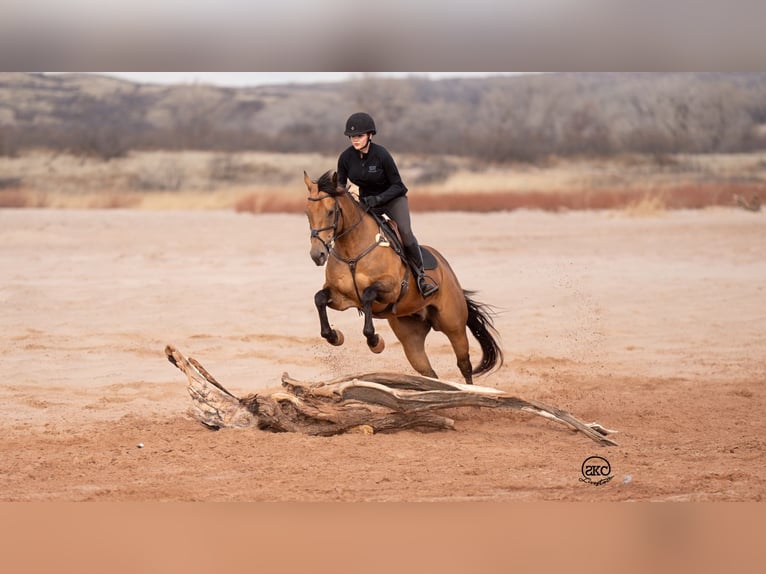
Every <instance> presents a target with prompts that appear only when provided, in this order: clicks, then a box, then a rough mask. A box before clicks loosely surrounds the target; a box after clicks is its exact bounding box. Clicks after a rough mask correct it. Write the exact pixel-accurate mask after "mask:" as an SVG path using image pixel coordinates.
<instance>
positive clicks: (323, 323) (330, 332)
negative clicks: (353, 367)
mask: <svg viewBox="0 0 766 574" xmlns="http://www.w3.org/2000/svg"><path fill="white" fill-rule="evenodd" d="M329 302H330V290H329V289H327V288H325V289H322V290H321V291H317V293H316V295H314V304H315V305H316V307H317V311H318V312H319V328H320V334H321V335H322V337H323V338H324V339H327V342H328V343H330V344H331V345H335V346H336V347H338V346H340V345H342V344H343V340H344V339H343V333H342V332H341V331H340V330H339V329H333V328H332V327H331V326H330V320H329V319H328V318H327V304H328V303H329Z"/></svg>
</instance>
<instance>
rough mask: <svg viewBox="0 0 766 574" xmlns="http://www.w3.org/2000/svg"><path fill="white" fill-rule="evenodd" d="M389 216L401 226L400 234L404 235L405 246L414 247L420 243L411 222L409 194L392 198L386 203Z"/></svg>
mask: <svg viewBox="0 0 766 574" xmlns="http://www.w3.org/2000/svg"><path fill="white" fill-rule="evenodd" d="M385 210H386V213H388V216H389V217H390V218H391V219H393V220H394V221H396V225H397V226H398V227H399V234H400V235H401V236H402V243H404V246H405V247H413V246H415V245H417V244H418V240H417V239H415V235H414V234H413V233H412V223H411V222H410V203H409V201H407V196H406V195H403V196H401V197H397V198H396V199H392V200H391V201H389V202H388V203H387V204H386V205H385Z"/></svg>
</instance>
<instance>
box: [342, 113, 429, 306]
mask: <svg viewBox="0 0 766 574" xmlns="http://www.w3.org/2000/svg"><path fill="white" fill-rule="evenodd" d="M344 133H345V135H347V136H348V137H349V139H350V140H351V145H350V146H349V147H348V148H346V149H345V150H343V152H342V153H341V154H340V157H339V158H338V186H340V187H343V188H344V189H345V187H346V183H347V181H348V180H351V182H352V183H354V184H355V185H357V186H358V187H359V201H360V203H362V205H364V206H365V207H366V208H367V209H375V210H376V211H377V212H380V211H385V212H386V213H388V215H389V216H390V217H391V219H393V220H394V221H395V222H396V224H397V226H398V227H399V233H400V234H401V236H402V243H403V244H404V250H405V253H406V254H407V257H409V259H410V261H411V262H412V264H413V266H414V270H415V273H416V275H417V284H418V289H419V290H420V293H421V294H422V295H423V297H428V296H429V295H433V294H434V293H436V291H438V289H439V286H438V285H437V284H435V283H434V282H432V281H429V280H428V278H426V274H425V271H424V269H423V255H422V253H421V251H420V245H418V240H417V239H416V238H415V235H414V234H413V233H412V226H411V224H410V208H409V202H408V200H407V187H406V186H405V185H404V183H402V178H401V176H400V175H399V169H398V168H397V167H396V163H395V162H394V158H393V157H391V154H390V153H388V150H386V148H384V147H383V146H381V145H379V144H376V143H373V142H372V136H374V135H375V134H376V133H377V130H376V129H375V121H374V120H373V119H372V117H371V116H370V115H369V114H366V113H364V112H357V113H355V114H351V115H350V116H349V118H348V120H347V121H346V131H345V132H344Z"/></svg>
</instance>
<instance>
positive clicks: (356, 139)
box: [349, 134, 370, 151]
mask: <svg viewBox="0 0 766 574" xmlns="http://www.w3.org/2000/svg"><path fill="white" fill-rule="evenodd" d="M349 137H350V138H351V145H352V146H354V149H355V150H356V151H364V149H365V148H366V147H367V145H368V144H369V143H370V134H354V135H352V136H349Z"/></svg>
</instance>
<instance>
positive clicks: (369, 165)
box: [338, 142, 407, 204]
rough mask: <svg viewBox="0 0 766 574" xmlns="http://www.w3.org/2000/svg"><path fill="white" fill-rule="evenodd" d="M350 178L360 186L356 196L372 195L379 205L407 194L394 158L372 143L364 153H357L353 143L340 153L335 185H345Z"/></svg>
mask: <svg viewBox="0 0 766 574" xmlns="http://www.w3.org/2000/svg"><path fill="white" fill-rule="evenodd" d="M349 180H350V181H351V183H353V184H354V185H356V186H358V187H359V197H369V196H371V195H375V196H378V198H379V202H380V204H384V203H388V202H389V201H391V200H392V199H395V198H397V197H401V196H403V195H406V194H407V187H406V186H405V185H404V183H403V182H402V178H401V176H400V175H399V168H397V167H396V162H394V158H393V157H391V154H390V153H388V150H387V149H386V148H384V147H383V146H381V145H378V144H376V143H373V142H370V148H369V150H368V151H367V153H366V154H360V152H358V151H356V150H355V149H354V147H353V146H349V147H348V148H347V149H345V150H344V151H343V152H342V153H341V154H340V157H339V158H338V185H341V186H344V187H345V185H346V183H347V182H348V181H349Z"/></svg>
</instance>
